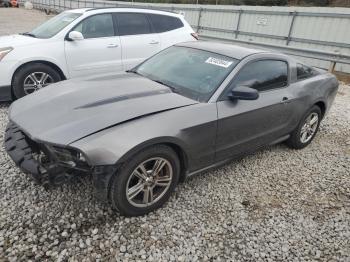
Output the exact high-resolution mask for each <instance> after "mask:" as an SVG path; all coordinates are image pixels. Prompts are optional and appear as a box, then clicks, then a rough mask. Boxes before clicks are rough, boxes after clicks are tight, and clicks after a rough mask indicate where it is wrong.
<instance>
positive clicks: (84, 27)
mask: <svg viewBox="0 0 350 262" xmlns="http://www.w3.org/2000/svg"><path fill="white" fill-rule="evenodd" d="M73 30H74V31H78V32H80V33H82V34H83V36H84V38H98V37H109V36H114V35H115V34H114V26H113V17H112V15H111V14H100V15H93V16H91V17H88V18H86V19H84V20H83V21H82V22H81V23H80V24H78V25H77V26H76V27H75V28H74V29H73Z"/></svg>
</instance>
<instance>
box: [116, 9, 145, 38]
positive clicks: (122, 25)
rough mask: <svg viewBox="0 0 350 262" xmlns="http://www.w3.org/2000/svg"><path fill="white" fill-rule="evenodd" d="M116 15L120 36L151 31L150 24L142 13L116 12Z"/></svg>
mask: <svg viewBox="0 0 350 262" xmlns="http://www.w3.org/2000/svg"><path fill="white" fill-rule="evenodd" d="M116 17H117V21H118V32H119V35H120V36H123V35H141V34H149V33H151V27H150V24H149V22H148V19H147V17H146V15H144V14H135V13H116Z"/></svg>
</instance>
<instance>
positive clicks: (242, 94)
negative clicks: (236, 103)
mask: <svg viewBox="0 0 350 262" xmlns="http://www.w3.org/2000/svg"><path fill="white" fill-rule="evenodd" d="M228 97H229V98H230V99H240V100H256V99H258V98H259V92H258V91H257V90H256V89H254V88H250V87H248V86H236V87H234V88H233V89H232V90H231V93H229V95H228Z"/></svg>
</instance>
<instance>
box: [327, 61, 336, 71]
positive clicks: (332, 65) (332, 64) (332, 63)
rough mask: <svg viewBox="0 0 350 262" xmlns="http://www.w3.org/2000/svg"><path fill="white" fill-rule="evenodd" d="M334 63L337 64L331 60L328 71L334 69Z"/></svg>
mask: <svg viewBox="0 0 350 262" xmlns="http://www.w3.org/2000/svg"><path fill="white" fill-rule="evenodd" d="M336 64H337V63H336V62H334V61H332V62H331V64H330V65H329V68H328V72H330V73H333V72H334V70H335V65H336Z"/></svg>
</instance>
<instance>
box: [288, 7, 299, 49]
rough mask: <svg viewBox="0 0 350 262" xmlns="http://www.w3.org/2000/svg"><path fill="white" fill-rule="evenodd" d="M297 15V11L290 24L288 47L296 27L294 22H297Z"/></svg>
mask: <svg viewBox="0 0 350 262" xmlns="http://www.w3.org/2000/svg"><path fill="white" fill-rule="evenodd" d="M297 14H298V12H297V11H294V12H293V16H292V21H291V22H290V27H289V32H288V37H287V43H286V45H289V42H290V41H291V36H292V31H293V27H294V21H295V18H296V16H297Z"/></svg>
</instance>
